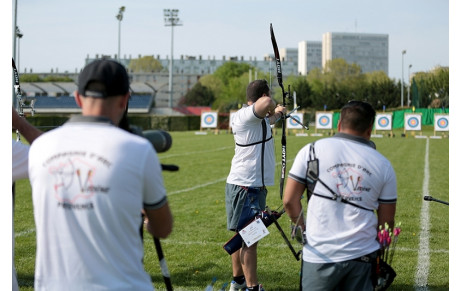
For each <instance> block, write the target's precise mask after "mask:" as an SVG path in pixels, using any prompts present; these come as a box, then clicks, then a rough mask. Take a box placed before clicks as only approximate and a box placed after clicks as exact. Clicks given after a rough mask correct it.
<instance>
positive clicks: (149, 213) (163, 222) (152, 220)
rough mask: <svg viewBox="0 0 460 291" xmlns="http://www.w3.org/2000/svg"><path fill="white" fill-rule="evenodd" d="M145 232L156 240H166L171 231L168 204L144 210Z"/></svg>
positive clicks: (171, 222) (171, 218)
mask: <svg viewBox="0 0 460 291" xmlns="http://www.w3.org/2000/svg"><path fill="white" fill-rule="evenodd" d="M144 213H145V216H146V218H147V221H146V222H147V230H148V232H150V233H151V234H152V235H153V236H154V237H156V238H166V237H168V235H169V234H170V233H171V231H172V226H173V217H172V214H171V209H170V208H169V204H168V203H166V204H165V205H163V206H162V207H160V208H158V209H144Z"/></svg>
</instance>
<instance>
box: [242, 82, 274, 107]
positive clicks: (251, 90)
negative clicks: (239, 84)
mask: <svg viewBox="0 0 460 291" xmlns="http://www.w3.org/2000/svg"><path fill="white" fill-rule="evenodd" d="M264 94H265V95H267V96H270V87H268V82H267V80H254V81H252V82H251V83H249V85H248V87H247V88H246V100H247V101H248V102H249V101H251V102H256V101H257V100H258V99H259V98H260V97H262V95H264Z"/></svg>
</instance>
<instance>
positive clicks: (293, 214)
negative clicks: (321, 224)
mask: <svg viewBox="0 0 460 291" xmlns="http://www.w3.org/2000/svg"><path fill="white" fill-rule="evenodd" d="M303 192H305V185H304V184H302V183H299V182H297V181H296V180H294V179H292V178H289V177H288V179H287V183H286V189H285V190H284V197H283V206H284V210H285V211H286V213H287V215H288V216H289V218H290V219H291V221H292V222H294V223H296V224H297V223H298V225H300V226H301V227H302V229H303V230H305V219H304V218H303V211H302V204H301V198H302V194H303ZM299 216H300V217H299Z"/></svg>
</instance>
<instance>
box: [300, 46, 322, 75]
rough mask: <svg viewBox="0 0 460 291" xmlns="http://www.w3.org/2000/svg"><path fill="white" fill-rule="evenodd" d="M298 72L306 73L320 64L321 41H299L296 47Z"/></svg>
mask: <svg viewBox="0 0 460 291" xmlns="http://www.w3.org/2000/svg"><path fill="white" fill-rule="evenodd" d="M298 52H299V54H298V61H297V63H298V72H299V74H300V75H304V76H305V75H307V74H308V72H309V71H311V70H313V69H314V68H321V66H322V61H321V58H322V43H321V42H320V41H301V42H299V49H298Z"/></svg>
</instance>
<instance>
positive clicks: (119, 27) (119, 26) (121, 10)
mask: <svg viewBox="0 0 460 291" xmlns="http://www.w3.org/2000/svg"><path fill="white" fill-rule="evenodd" d="M123 12H125V6H121V7H120V10H119V11H118V14H117V15H116V16H115V17H116V18H117V19H118V54H117V61H118V62H120V59H121V58H120V46H121V45H120V44H121V21H122V20H123Z"/></svg>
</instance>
